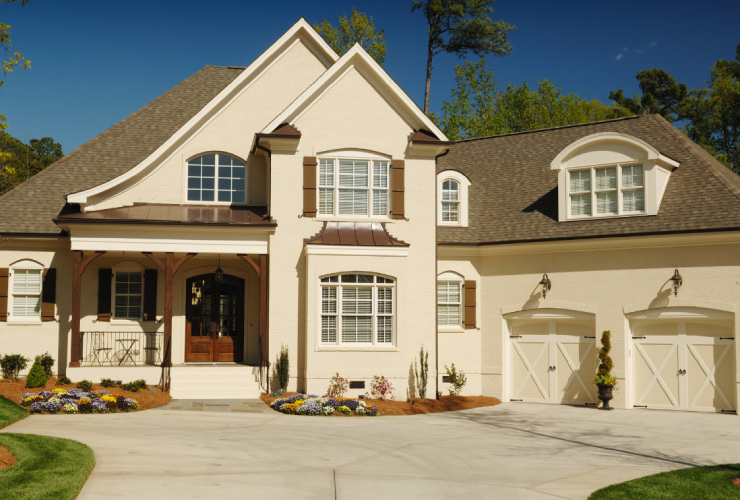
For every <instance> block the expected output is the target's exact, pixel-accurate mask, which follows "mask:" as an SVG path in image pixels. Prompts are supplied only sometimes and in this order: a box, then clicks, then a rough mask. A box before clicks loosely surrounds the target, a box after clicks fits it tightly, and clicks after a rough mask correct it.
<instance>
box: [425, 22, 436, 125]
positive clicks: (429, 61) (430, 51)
mask: <svg viewBox="0 0 740 500" xmlns="http://www.w3.org/2000/svg"><path fill="white" fill-rule="evenodd" d="M432 43H433V39H432V36H431V35H429V46H428V50H427V82H426V87H425V88H424V114H425V115H427V116H429V89H430V87H431V84H432V58H434V51H433V50H434V48H433V46H432Z"/></svg>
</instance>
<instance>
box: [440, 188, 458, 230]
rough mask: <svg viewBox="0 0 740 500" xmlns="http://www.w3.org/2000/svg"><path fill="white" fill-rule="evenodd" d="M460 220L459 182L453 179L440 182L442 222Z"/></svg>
mask: <svg viewBox="0 0 740 500" xmlns="http://www.w3.org/2000/svg"><path fill="white" fill-rule="evenodd" d="M459 220H460V184H459V183H458V182H457V181H454V180H451V179H450V180H446V181H444V182H443V183H442V222H458V221H459Z"/></svg>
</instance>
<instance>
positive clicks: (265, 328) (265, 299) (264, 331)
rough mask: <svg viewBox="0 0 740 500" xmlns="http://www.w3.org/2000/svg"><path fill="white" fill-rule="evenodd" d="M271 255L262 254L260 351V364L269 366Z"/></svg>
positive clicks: (260, 273)
mask: <svg viewBox="0 0 740 500" xmlns="http://www.w3.org/2000/svg"><path fill="white" fill-rule="evenodd" d="M269 273H270V271H269V256H268V255H265V254H260V272H259V275H260V330H259V339H260V352H259V357H260V359H259V365H260V366H265V367H268V366H269V360H270V330H269V324H268V322H269V314H268V311H269V296H268V294H269V292H270V287H269V283H270V276H269Z"/></svg>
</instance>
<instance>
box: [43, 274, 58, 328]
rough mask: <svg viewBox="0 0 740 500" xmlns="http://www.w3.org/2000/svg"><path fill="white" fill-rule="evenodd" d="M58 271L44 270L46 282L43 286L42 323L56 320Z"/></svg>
mask: <svg viewBox="0 0 740 500" xmlns="http://www.w3.org/2000/svg"><path fill="white" fill-rule="evenodd" d="M56 305H57V270H56V269H54V268H53V267H51V268H48V269H44V282H43V285H42V286H41V321H55V320H56Z"/></svg>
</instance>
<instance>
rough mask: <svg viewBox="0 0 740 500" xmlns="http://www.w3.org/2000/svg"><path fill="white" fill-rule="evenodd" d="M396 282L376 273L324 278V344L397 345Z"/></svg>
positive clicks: (322, 291)
mask: <svg viewBox="0 0 740 500" xmlns="http://www.w3.org/2000/svg"><path fill="white" fill-rule="evenodd" d="M394 325H395V281H394V280H393V279H392V278H386V277H384V276H377V275H374V274H359V273H348V274H338V275H333V276H326V277H324V278H321V339H320V343H321V344H323V345H347V346H357V345H366V346H389V345H393V344H394Z"/></svg>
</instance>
